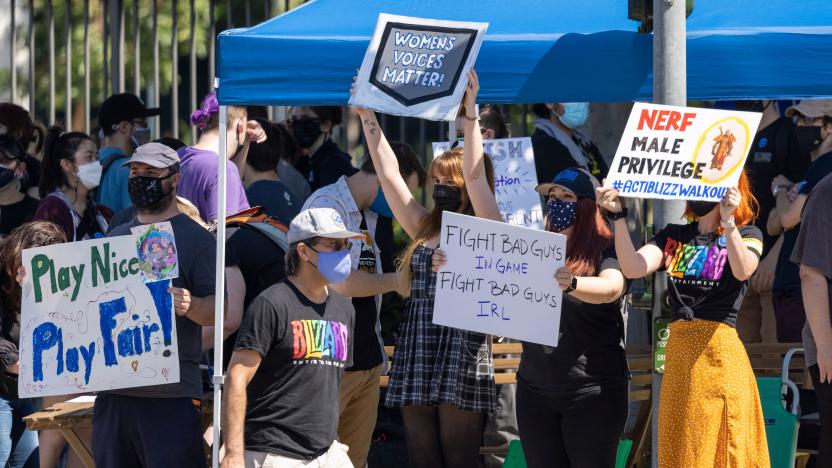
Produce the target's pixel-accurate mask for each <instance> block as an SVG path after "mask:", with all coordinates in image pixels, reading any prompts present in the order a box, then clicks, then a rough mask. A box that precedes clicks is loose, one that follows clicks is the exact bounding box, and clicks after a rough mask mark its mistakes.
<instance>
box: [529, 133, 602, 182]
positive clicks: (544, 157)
mask: <svg viewBox="0 0 832 468" xmlns="http://www.w3.org/2000/svg"><path fill="white" fill-rule="evenodd" d="M531 139H532V149H533V150H534V166H535V169H536V171H537V181H538V183H541V184H543V183H547V182H551V181H552V179H554V178H555V176H556V175H558V173H559V172H560V171H562V170H564V169H567V168H570V167H575V166H577V165H578V163H577V162H575V160H574V159H573V158H572V155H571V154H570V153H569V150H568V149H567V148H566V147H565V146H563V145H562V144H561V142H559V141H558V140H556V139H554V138H552V137H550V136H549V135H547V134H546V133H545V132H543V131H542V130H540V129H537V130H535V131H534V132H533V133H532V136H531ZM572 140H573V141H574V142H575V144H577V145H578V147H579V148H581V149H582V150H583V154H584V157H586V159H587V168H588V169H589V171H590V172H591V173H592V175H594V176H595V177H596V178H597V179H598V180H602V179H604V178H605V177H606V176H607V172H609V166H607V163H606V161H604V158H603V157H602V156H601V152H600V151H599V150H598V148H597V147H596V146H595V144H594V143H592V142H591V141H589V140H585V139H582V138H579V137H573V138H572Z"/></svg>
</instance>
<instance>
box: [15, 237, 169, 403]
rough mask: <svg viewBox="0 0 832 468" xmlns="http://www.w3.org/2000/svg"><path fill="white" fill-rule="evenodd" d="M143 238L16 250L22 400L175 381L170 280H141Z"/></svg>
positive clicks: (166, 278)
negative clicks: (21, 276)
mask: <svg viewBox="0 0 832 468" xmlns="http://www.w3.org/2000/svg"><path fill="white" fill-rule="evenodd" d="M147 235H148V234H147V232H142V233H140V234H134V235H132V236H130V235H128V236H120V237H110V238H105V239H95V240H88V241H82V242H74V243H72V244H59V245H52V246H48V247H42V248H36V249H28V250H24V251H23V265H24V266H25V267H26V280H25V282H24V284H23V298H22V313H21V324H20V376H19V381H18V391H19V393H20V396H21V397H35V396H48V395H65V394H72V393H84V392H93V391H101V390H113V389H118V388H128V387H140V386H145V385H157V384H166V383H175V382H178V381H179V357H178V356H179V353H178V348H177V341H176V324H175V315H174V312H173V298H172V296H171V294H170V293H169V292H168V288H169V287H170V278H171V276H166V277H164V278H163V279H161V280H160V281H153V282H145V279H144V274H143V273H142V270H143V265H142V264H143V258H144V256H145V255H144V253H143V252H142V251H141V245H142V243H141V242H139V241H140V239H141V236H145V237H147ZM171 247H173V249H174V251H175V246H171ZM174 255H175V253H174ZM171 258H173V257H171ZM173 261H175V260H173Z"/></svg>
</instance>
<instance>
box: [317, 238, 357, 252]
mask: <svg viewBox="0 0 832 468" xmlns="http://www.w3.org/2000/svg"><path fill="white" fill-rule="evenodd" d="M318 245H325V246H327V247H329V248H330V249H331V250H332V251H338V250H350V249H351V248H352V242H351V241H349V240H342V241H318ZM309 248H310V249H312V250H315V248H314V247H309ZM315 252H317V250H315Z"/></svg>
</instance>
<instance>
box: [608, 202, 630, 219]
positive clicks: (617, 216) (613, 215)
mask: <svg viewBox="0 0 832 468" xmlns="http://www.w3.org/2000/svg"><path fill="white" fill-rule="evenodd" d="M628 213H629V210H628V209H627V207H626V206H625V207H622V208H621V211H619V212H617V213H613V212H611V211H607V218H609V219H611V220H613V221H616V220H619V219H621V218H626V217H627V214H628Z"/></svg>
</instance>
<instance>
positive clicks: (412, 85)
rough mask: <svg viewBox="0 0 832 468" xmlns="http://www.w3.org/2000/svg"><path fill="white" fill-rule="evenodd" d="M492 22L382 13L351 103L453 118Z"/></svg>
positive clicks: (403, 113) (432, 117) (398, 112)
mask: <svg viewBox="0 0 832 468" xmlns="http://www.w3.org/2000/svg"><path fill="white" fill-rule="evenodd" d="M487 27H488V24H487V23H470V22H459V21H440V20H431V19H424V18H412V17H408V16H396V15H388V14H384V13H382V14H380V15H379V17H378V23H376V30H375V34H373V38H372V40H371V41H370V47H369V48H368V49H367V52H366V54H365V55H364V61H363V62H362V64H361V69H360V70H359V72H358V79H357V81H356V86H355V92H354V94H353V96H352V97H351V98H350V105H351V106H357V107H364V108H367V109H373V110H376V111H379V112H383V113H386V114H392V115H401V116H406V117H420V118H424V119H430V120H453V119H454V118H456V115H457V111H458V108H459V103H460V101H461V100H462V96H463V94H464V93H465V86H466V84H467V82H468V80H467V79H466V78H465V74H466V73H467V72H468V70H469V69H470V68H471V66H472V65H473V63H474V61H475V60H476V58H477V54H478V53H479V50H480V44H481V43H482V39H483V36H484V35H485V30H486V28H487Z"/></svg>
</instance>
